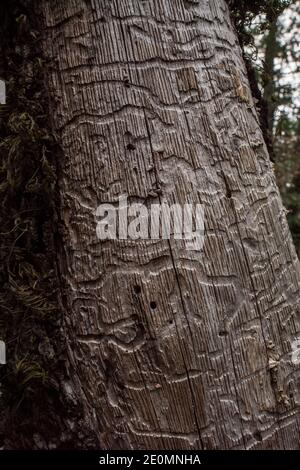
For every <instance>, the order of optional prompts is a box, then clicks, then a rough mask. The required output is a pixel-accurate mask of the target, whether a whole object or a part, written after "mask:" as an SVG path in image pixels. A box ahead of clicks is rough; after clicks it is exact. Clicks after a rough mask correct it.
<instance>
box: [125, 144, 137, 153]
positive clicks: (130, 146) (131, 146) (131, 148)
mask: <svg viewBox="0 0 300 470" xmlns="http://www.w3.org/2000/svg"><path fill="white" fill-rule="evenodd" d="M126 148H127V150H129V151H132V150H135V146H134V145H133V144H130V143H129V144H127V146H126Z"/></svg>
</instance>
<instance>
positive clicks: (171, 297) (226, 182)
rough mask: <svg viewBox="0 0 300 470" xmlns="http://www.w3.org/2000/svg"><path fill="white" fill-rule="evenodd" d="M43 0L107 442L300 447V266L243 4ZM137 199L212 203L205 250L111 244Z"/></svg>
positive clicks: (98, 418)
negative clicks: (263, 121) (240, 22)
mask: <svg viewBox="0 0 300 470" xmlns="http://www.w3.org/2000/svg"><path fill="white" fill-rule="evenodd" d="M39 9H40V13H41V15H42V17H43V22H44V52H45V54H46V55H47V57H48V59H49V71H48V77H47V79H48V88H49V92H50V96H51V101H52V106H53V125H54V127H55V129H56V131H57V133H58V136H59V139H60V143H61V146H62V148H63V153H64V158H63V159H62V161H60V162H59V171H60V175H59V197H60V217H61V224H62V231H63V244H62V247H61V250H62V253H61V254H60V255H59V265H60V272H61V276H62V279H63V282H64V284H65V285H66V292H65V329H66V333H67V335H68V341H69V358H70V361H71V365H72V370H71V375H72V377H73V384H72V386H73V389H74V390H75V391H76V393H77V394H78V396H79V397H80V400H81V401H82V402H83V403H84V405H85V408H86V422H87V424H88V425H89V426H90V428H91V429H93V430H97V432H98V436H99V446H100V447H101V448H104V449H105V448H106V449H125V448H128V449H131V448H134V449H138V448H142V449H202V448H203V449H243V448H246V449H274V448H280V449H285V448H287V449H296V448H297V449H298V448H299V446H300V444H299V400H300V396H299V366H296V365H295V364H293V363H292V361H291V351H292V342H293V341H294V340H295V339H296V338H297V337H298V336H299V335H300V327H299V272H300V271H299V262H298V260H297V257H296V254H295V250H294V247H293V244H292V241H291V237H290V233H289V230H288V227H287V222H286V217H285V211H284V208H283V206H282V203H281V200H280V196H279V193H278V189H277V186H276V182H275V177H274V174H273V171H272V167H271V164H270V160H269V156H268V154H267V150H266V146H265V143H264V141H263V137H262V132H261V130H260V128H259V123H258V118H257V113H256V110H255V106H254V104H253V101H252V97H251V93H250V89H249V84H248V80H247V76H246V70H245V66H244V63H243V59H242V54H241V50H240V47H239V45H238V41H237V37H236V34H235V32H234V30H233V26H232V23H231V21H230V17H229V12H228V8H227V5H226V3H225V2H224V1H223V0H210V1H207V0H200V1H196V0H193V1H192V0H141V1H140V0H139V1H138V0H98V1H97V0H92V1H87V0H86V1H83V0H65V1H63V2H61V1H58V0H51V1H49V0H42V1H41V2H40V5H39ZM158 187H159V188H160V190H161V192H160V193H156V195H157V197H156V196H155V190H156V188H158ZM153 192H154V196H153ZM120 194H127V195H128V197H129V200H130V201H131V202H143V203H145V204H148V205H150V204H151V203H153V202H155V201H156V202H157V203H158V202H163V201H164V202H168V203H170V204H171V203H174V202H177V203H180V204H184V203H186V202H190V203H194V204H195V203H202V204H203V205H204V206H205V244H204V249H203V251H202V252H201V253H200V254H199V253H198V254H197V255H195V254H194V253H193V252H190V251H187V250H186V249H185V247H184V244H180V243H178V242H176V241H175V240H171V241H168V240H135V241H131V240H116V241H110V240H107V241H105V242H100V241H99V240H98V239H97V237H96V219H95V210H96V208H97V206H98V205H99V204H100V203H104V202H110V203H116V202H117V201H118V197H119V195H120ZM149 194H150V195H149ZM151 194H152V196H151Z"/></svg>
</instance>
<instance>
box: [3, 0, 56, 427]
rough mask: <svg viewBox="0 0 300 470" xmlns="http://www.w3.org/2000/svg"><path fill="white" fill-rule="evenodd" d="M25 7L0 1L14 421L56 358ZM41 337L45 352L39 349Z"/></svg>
mask: <svg viewBox="0 0 300 470" xmlns="http://www.w3.org/2000/svg"><path fill="white" fill-rule="evenodd" d="M27 4H28V2H26V1H17V0H15V1H12V2H10V3H6V4H5V8H4V6H3V5H1V10H2V9H3V11H2V12H1V13H3V16H2V19H3V22H2V26H1V37H2V39H3V41H2V51H1V59H2V62H1V70H0V75H1V78H2V79H4V80H5V81H6V89H7V100H8V103H7V105H6V106H5V107H3V108H2V109H1V113H0V237H1V238H0V240H1V242H0V261H1V262H0V312H1V315H0V339H2V340H4V341H5V343H6V345H7V365H6V366H5V367H4V366H2V367H1V370H0V372H1V377H0V378H1V392H2V397H1V400H2V402H4V403H2V406H3V405H5V409H6V411H7V412H8V414H9V415H11V413H13V412H14V411H13V410H14V409H16V408H17V409H18V419H17V423H21V424H22V419H23V421H24V422H25V421H26V416H29V415H30V414H31V413H33V411H32V406H35V407H36V409H38V408H39V403H40V406H42V407H44V406H45V402H43V400H46V396H47V393H48V391H49V390H50V389H51V390H54V389H55V387H56V381H55V373H54V371H55V370H56V368H57V361H58V357H57V355H55V354H53V353H52V352H53V351H56V350H57V344H58V340H57V338H58V337H59V334H58V331H59V315H58V312H59V310H58V305H57V289H58V286H57V281H56V275H55V266H54V259H55V257H54V252H55V247H54V236H55V233H54V227H56V226H57V224H56V212H55V185H56V177H55V175H56V168H55V167H56V158H57V155H58V152H59V149H58V146H57V144H56V139H55V136H54V135H53V133H52V131H51V128H49V123H48V121H49V119H48V102H47V96H46V93H45V90H44V87H43V72H44V70H43V69H44V66H45V64H44V60H43V57H42V55H41V52H40V49H39V41H38V39H39V33H38V31H37V29H36V26H35V24H34V19H32V17H31V16H30V15H28V11H27ZM29 6H31V7H32V2H31V3H30V4H29ZM45 341H47V342H48V343H49V344H50V346H49V347H48V351H51V354H50V353H49V354H48V353H47V352H45V351H47V349H46V350H45V348H43V347H42V346H43V344H44V343H45ZM49 377H51V380H50V379H49ZM53 387H54V388H53ZM51 393H52V392H51ZM3 409H4V407H3ZM0 418H1V421H3V422H5V417H3V416H0ZM9 419H10V416H9Z"/></svg>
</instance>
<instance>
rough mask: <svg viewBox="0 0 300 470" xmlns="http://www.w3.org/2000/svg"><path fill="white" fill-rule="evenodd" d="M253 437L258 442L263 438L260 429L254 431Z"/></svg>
mask: <svg viewBox="0 0 300 470" xmlns="http://www.w3.org/2000/svg"><path fill="white" fill-rule="evenodd" d="M253 437H254V438H255V439H256V440H257V441H259V442H261V441H262V440H263V438H262V435H261V432H260V431H255V433H254V434H253Z"/></svg>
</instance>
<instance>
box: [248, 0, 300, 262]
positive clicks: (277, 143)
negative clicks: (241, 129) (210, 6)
mask: <svg viewBox="0 0 300 470" xmlns="http://www.w3.org/2000/svg"><path fill="white" fill-rule="evenodd" d="M254 3H255V2H254ZM262 3H264V11H262V12H261V13H260V14H259V15H258V16H257V15H256V16H255V15H254V14H253V16H252V17H251V16H250V17H249V20H248V23H247V21H246V22H244V23H243V27H244V29H245V32H244V35H245V41H244V44H243V46H244V52H245V56H246V58H247V59H248V62H249V63H251V66H252V68H253V70H254V73H255V76H256V80H257V83H258V89H259V93H260V100H259V103H258V108H259V111H260V112H261V114H262V116H261V120H262V125H263V127H264V128H265V138H266V142H267V144H268V145H269V146H270V147H271V148H272V150H271V156H272V159H273V160H274V165H275V172H276V176H277V181H278V184H279V188H280V191H281V195H282V198H283V203H284V205H285V207H286V209H287V217H288V221H289V224H290V228H291V231H292V234H293V238H294V242H295V245H296V248H297V252H298V255H299V254H300V123H299V117H300V89H299V88H300V87H299V83H300V35H299V31H300V1H299V0H296V1H295V0H291V1H278V0H273V1H272V0H269V1H266V2H262Z"/></svg>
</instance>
